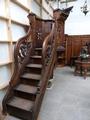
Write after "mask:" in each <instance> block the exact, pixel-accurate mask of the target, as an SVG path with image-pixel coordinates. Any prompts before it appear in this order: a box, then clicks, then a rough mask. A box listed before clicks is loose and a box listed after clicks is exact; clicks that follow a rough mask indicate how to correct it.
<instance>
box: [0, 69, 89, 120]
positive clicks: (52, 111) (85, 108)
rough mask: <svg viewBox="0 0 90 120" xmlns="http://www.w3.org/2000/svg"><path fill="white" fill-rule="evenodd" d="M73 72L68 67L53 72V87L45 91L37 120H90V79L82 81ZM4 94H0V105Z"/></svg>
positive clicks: (2, 92) (82, 79) (81, 78)
mask: <svg viewBox="0 0 90 120" xmlns="http://www.w3.org/2000/svg"><path fill="white" fill-rule="evenodd" d="M73 71H74V70H73V68H72V69H71V68H69V67H63V68H57V69H56V70H55V73H54V80H53V87H52V89H49V90H46V94H45V97H44V100H43V103H42V107H41V111H40V114H39V118H38V119H39V120H90V77H87V79H86V80H84V78H83V77H80V76H74V73H73ZM4 94H5V92H4V91H1V92H0V103H1V101H2V98H3V95H4ZM0 120H3V119H2V118H0ZM8 120H16V119H8Z"/></svg>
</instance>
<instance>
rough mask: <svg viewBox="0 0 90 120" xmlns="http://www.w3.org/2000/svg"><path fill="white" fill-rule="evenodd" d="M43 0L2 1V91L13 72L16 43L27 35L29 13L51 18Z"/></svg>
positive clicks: (0, 33) (0, 10)
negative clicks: (43, 4)
mask: <svg viewBox="0 0 90 120" xmlns="http://www.w3.org/2000/svg"><path fill="white" fill-rule="evenodd" d="M40 2H41V0H0V89H1V88H3V87H5V86H6V85H8V83H9V80H10V78H11V75H12V72H13V50H14V45H15V43H16V41H17V40H18V39H19V38H20V37H23V36H24V35H25V34H26V31H25V26H28V25H29V21H28V18H27V15H28V14H29V12H33V13H35V14H37V15H38V16H39V17H42V11H43V12H44V13H45V14H43V18H46V15H47V18H48V16H50V17H51V13H50V14H47V13H48V11H47V10H46V9H45V7H44V6H43V7H42V6H41V3H40Z"/></svg>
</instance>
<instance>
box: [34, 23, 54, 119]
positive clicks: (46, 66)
mask: <svg viewBox="0 0 90 120" xmlns="http://www.w3.org/2000/svg"><path fill="white" fill-rule="evenodd" d="M48 45H49V46H51V47H50V48H51V49H49V50H50V53H49V56H48V53H47V52H48V50H47V49H48ZM55 55H56V40H55V23H53V25H52V30H51V32H50V34H49V35H48V36H47V37H46V38H45V40H44V42H43V50H42V59H43V60H42V65H43V68H42V75H41V82H40V84H39V94H38V95H37V98H36V101H35V103H34V104H35V105H34V108H33V109H32V110H33V116H34V119H35V118H37V115H38V112H39V109H40V106H41V103H42V99H43V96H44V94H45V90H46V87H47V83H48V80H49V78H50V75H51V72H52V69H53V68H54V64H55V58H56V56H55ZM37 111H38V112H37Z"/></svg>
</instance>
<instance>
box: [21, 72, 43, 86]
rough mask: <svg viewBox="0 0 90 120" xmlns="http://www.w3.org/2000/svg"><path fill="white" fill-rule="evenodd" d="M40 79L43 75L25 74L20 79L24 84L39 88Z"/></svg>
mask: <svg viewBox="0 0 90 120" xmlns="http://www.w3.org/2000/svg"><path fill="white" fill-rule="evenodd" d="M40 78H41V75H38V74H30V73H25V74H24V75H22V76H21V78H20V79H21V82H22V83H23V84H28V85H32V86H38V83H39V82H40Z"/></svg>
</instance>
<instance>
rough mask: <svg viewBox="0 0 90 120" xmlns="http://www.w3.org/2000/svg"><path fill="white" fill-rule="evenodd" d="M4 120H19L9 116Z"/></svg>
mask: <svg viewBox="0 0 90 120" xmlns="http://www.w3.org/2000/svg"><path fill="white" fill-rule="evenodd" d="M4 120H21V119H19V118H16V117H14V116H11V115H7V116H6V117H5V118H4Z"/></svg>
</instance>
